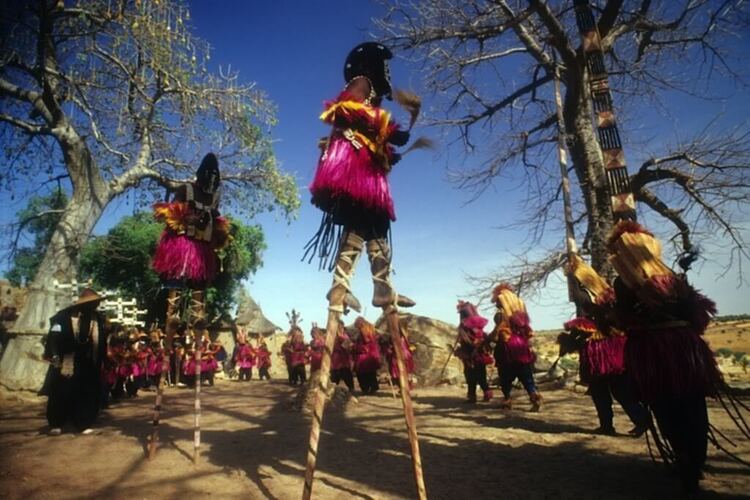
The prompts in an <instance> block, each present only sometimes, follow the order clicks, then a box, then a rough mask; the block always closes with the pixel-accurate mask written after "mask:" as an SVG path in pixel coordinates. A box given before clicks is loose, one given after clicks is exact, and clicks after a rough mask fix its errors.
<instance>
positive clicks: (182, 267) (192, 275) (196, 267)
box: [152, 229, 216, 282]
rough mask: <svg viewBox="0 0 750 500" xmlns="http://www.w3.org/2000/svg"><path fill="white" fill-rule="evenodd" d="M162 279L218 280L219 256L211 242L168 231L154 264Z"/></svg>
mask: <svg viewBox="0 0 750 500" xmlns="http://www.w3.org/2000/svg"><path fill="white" fill-rule="evenodd" d="M152 266H153V268H154V271H156V272H157V273H158V274H159V276H161V277H162V279H168V280H190V281H198V282H203V281H208V282H210V281H212V280H213V279H214V277H216V254H215V253H214V251H213V248H212V247H211V243H210V242H208V241H201V240H196V239H193V238H190V237H188V236H186V235H184V234H176V233H175V232H173V231H170V230H168V229H167V230H165V231H164V232H162V234H161V239H160V240H159V245H158V246H157V247H156V253H155V254H154V260H153V264H152Z"/></svg>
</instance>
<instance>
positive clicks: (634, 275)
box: [607, 221, 676, 305]
mask: <svg viewBox="0 0 750 500" xmlns="http://www.w3.org/2000/svg"><path fill="white" fill-rule="evenodd" d="M607 250H609V262H610V263H611V264H612V267H614V268H615V271H617V274H618V275H619V276H620V279H622V281H623V283H624V284H625V285H626V286H627V287H628V288H629V289H631V290H632V291H633V292H635V293H636V294H637V295H638V297H639V298H640V299H641V300H644V301H645V302H647V303H651V304H654V305H656V304H658V303H659V302H661V301H663V300H665V299H669V298H670V297H671V298H676V297H674V295H675V292H676V290H675V281H676V276H675V274H674V273H673V272H672V270H671V269H670V268H669V267H667V265H666V264H664V262H663V261H662V260H661V244H660V243H659V241H658V240H657V239H656V238H655V237H654V235H653V234H651V233H650V232H648V231H647V230H646V229H644V228H643V227H642V226H641V225H639V224H638V223H636V222H633V221H621V222H619V223H618V224H617V225H616V226H615V227H614V229H612V233H611V234H610V236H609V238H608V239H607Z"/></svg>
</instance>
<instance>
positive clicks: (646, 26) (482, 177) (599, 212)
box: [376, 0, 750, 289]
mask: <svg viewBox="0 0 750 500" xmlns="http://www.w3.org/2000/svg"><path fill="white" fill-rule="evenodd" d="M383 4H384V6H385V7H386V9H387V13H386V15H384V16H383V17H382V18H381V19H379V20H377V21H376V22H377V24H378V26H379V28H380V31H381V35H382V37H383V39H385V40H386V41H387V42H388V43H390V44H391V45H393V46H394V47H395V48H397V49H399V51H400V52H401V53H406V54H407V56H406V57H407V58H410V59H412V60H414V61H417V62H418V63H421V66H422V69H423V72H424V81H425V85H426V87H427V88H428V90H430V91H432V93H433V94H434V97H435V103H436V105H435V106H434V108H436V109H440V110H444V113H443V112H440V113H437V114H435V115H433V116H432V119H431V121H429V122H428V124H432V125H436V126H442V127H445V128H446V129H447V130H448V132H449V134H450V133H451V132H456V131H457V132H458V133H457V134H455V135H453V136H454V137H457V138H458V139H457V142H458V143H459V144H460V145H462V146H463V147H464V148H465V151H466V152H467V153H471V154H473V155H468V156H467V160H468V161H466V164H467V165H469V166H468V167H467V168H459V169H452V171H451V177H452V179H453V180H454V181H455V182H456V184H457V186H459V187H460V188H463V189H467V190H469V191H471V192H472V193H473V196H479V195H481V194H482V193H484V192H485V191H486V190H487V189H488V188H489V187H491V186H493V185H495V183H496V182H497V181H498V180H499V179H503V182H507V180H508V179H509V178H510V179H514V180H515V181H514V184H515V182H518V180H519V179H520V182H522V183H523V184H524V185H525V187H526V189H527V192H526V193H527V194H526V197H525V202H524V204H523V206H521V207H518V208H519V212H518V218H517V222H516V223H515V224H513V226H511V227H512V228H513V229H516V230H525V231H528V233H529V235H530V237H529V239H528V242H529V244H530V246H529V248H533V247H535V246H537V245H539V243H540V242H542V241H543V237H544V239H545V240H546V242H547V243H548V242H549V235H550V232H551V231H559V232H558V234H559V235H560V238H559V241H560V246H559V247H558V248H553V249H551V250H550V251H549V252H547V253H546V255H542V256H539V255H533V256H532V257H528V255H529V253H528V252H520V253H521V254H522V255H523V256H524V257H522V258H520V259H519V260H518V261H516V262H515V263H513V264H511V265H509V266H507V267H505V268H502V269H500V270H498V271H497V272H496V273H495V274H494V275H492V276H489V277H485V278H478V279H477V283H478V284H479V285H480V287H481V288H482V289H485V288H487V287H490V286H492V285H493V284H495V283H497V281H498V280H501V279H502V280H510V281H511V282H514V283H515V284H517V285H518V286H519V288H521V289H533V288H536V287H538V286H539V285H541V284H543V283H544V282H545V281H546V279H547V278H548V277H549V276H550V274H551V273H552V272H554V271H555V270H558V269H560V268H561V267H562V265H563V263H564V262H565V255H566V253H565V250H564V248H562V247H563V238H562V235H563V234H564V231H563V229H562V228H563V227H564V226H563V220H562V218H563V210H562V207H561V205H562V201H561V178H560V173H559V167H558V162H557V159H556V155H555V148H556V147H557V133H558V123H557V120H556V112H555V111H556V110H555V101H554V94H553V91H552V88H553V84H554V78H555V76H554V75H555V70H558V71H559V74H560V80H561V86H562V92H563V96H562V97H563V99H562V101H563V102H562V115H563V128H564V130H565V132H566V134H565V136H564V139H565V144H566V146H567V150H568V152H569V154H570V159H571V163H572V165H571V168H570V171H571V172H572V177H571V182H572V184H573V201H574V206H573V208H574V217H573V218H574V223H575V227H576V229H577V230H576V233H577V235H578V236H579V237H580V238H581V239H582V251H583V252H584V253H585V254H588V255H589V256H590V259H591V262H592V264H593V267H594V268H595V269H597V270H598V271H600V272H601V273H603V274H605V275H607V274H609V273H610V272H611V270H610V268H609V266H608V264H607V260H606V250H605V241H606V236H607V234H608V232H609V231H610V229H611V227H612V223H613V217H612V213H611V209H610V200H609V191H608V188H607V181H606V175H605V166H604V162H603V159H602V150H601V147H600V145H599V144H598V143H597V140H596V128H595V123H594V121H593V117H594V112H593V108H592V103H591V95H590V88H589V85H588V77H589V74H588V69H587V66H586V63H585V59H584V53H583V50H582V46H581V40H580V35H579V32H578V29H577V27H576V18H575V10H574V8H573V7H574V6H573V2H572V1H565V2H544V1H542V0H527V1H526V0H517V1H511V0H460V1H459V0H419V1H411V0H395V1H387V2H386V1H384V2H383ZM591 4H592V8H593V11H594V14H595V17H596V18H597V28H598V31H599V33H600V35H601V39H602V50H603V52H604V55H605V61H606V64H607V67H608V68H609V70H610V87H611V89H612V91H613V95H614V104H615V110H616V111H625V113H623V114H624V115H626V118H630V119H628V120H626V121H625V122H624V123H625V127H623V126H622V125H621V127H620V129H621V135H622V136H623V137H624V140H625V153H626V157H627V156H636V155H631V153H632V151H633V149H630V148H632V147H633V143H634V142H637V141H635V140H633V139H632V137H631V134H629V133H628V130H627V126H628V125H632V124H633V123H634V122H635V121H636V119H637V117H632V116H628V115H630V113H629V110H631V109H639V110H642V109H645V108H646V107H651V109H657V110H661V111H662V112H663V113H664V114H665V115H666V116H668V109H669V106H667V105H666V104H665V101H666V97H667V96H670V95H671V96H673V95H675V94H677V95H689V96H690V97H691V98H692V97H695V98H701V99H707V100H713V102H715V103H716V106H717V109H720V107H721V105H722V104H726V102H727V99H724V100H722V97H726V94H727V90H726V89H727V88H728V87H734V88H736V89H739V92H743V91H745V92H746V91H747V82H748V79H747V78H748V75H747V74H746V70H747V68H748V67H749V66H748V64H747V55H746V51H743V50H742V49H741V48H740V47H741V43H738V40H742V37H746V36H747V33H748V32H750V31H748V28H750V11H749V10H748V5H747V3H746V2H741V1H736V0H735V1H732V0H725V1H713V0H684V1H679V2H671V1H670V2H652V1H651V0H597V1H594V2H591ZM746 43H747V42H746V41H745V44H746ZM743 71H744V72H745V74H743ZM717 88H721V89H722V90H716V89H717ZM731 97H732V96H730V98H731ZM730 105H731V104H730ZM634 118H635V119H634ZM664 120H665V121H666V120H668V118H664ZM672 125H673V126H675V127H679V125H678V124H672ZM632 135H635V134H632ZM668 142H669V141H661V143H660V144H658V145H657V146H654V147H659V148H664V149H666V150H664V151H662V152H661V153H656V152H654V153H653V154H649V153H645V152H644V151H646V150H648V149H649V148H651V146H650V145H648V144H644V143H638V148H639V151H638V153H639V155H638V156H639V161H641V164H640V165H639V166H638V167H637V168H635V169H633V168H632V167H631V169H630V170H631V175H630V182H631V186H632V190H633V192H634V195H635V199H636V202H637V203H638V210H639V212H641V213H642V214H644V213H645V214H650V215H649V218H651V215H656V216H657V218H659V219H663V220H665V221H667V224H666V225H665V227H666V228H667V233H668V236H669V237H671V241H672V242H673V243H674V249H675V251H676V252H677V253H679V252H682V251H692V250H694V249H695V248H696V246H697V245H698V244H699V243H701V242H702V241H704V240H706V239H712V240H714V241H720V242H722V243H724V244H725V245H726V246H728V247H729V248H730V255H731V257H732V258H731V259H730V261H731V262H730V265H734V264H738V263H741V261H742V260H745V259H747V257H748V256H749V254H748V248H747V244H746V242H745V241H744V240H743V232H744V231H746V230H747V227H743V221H744V218H743V212H744V213H746V210H747V208H748V201H750V189H749V188H750V128H749V127H748V124H747V123H742V124H739V125H737V124H736V123H735V124H734V125H733V126H731V127H727V126H726V125H725V123H724V122H723V121H722V118H721V116H720V115H719V113H717V115H716V116H714V117H709V123H707V124H706V126H705V128H704V129H703V130H700V131H698V132H697V133H695V134H683V135H682V137H680V138H679V139H678V140H675V141H674V144H672V145H669V144H667V143H668ZM474 153H479V154H474ZM477 157H480V158H486V160H482V161H475V160H473V158H477ZM489 224H492V222H491V221H490V222H489Z"/></svg>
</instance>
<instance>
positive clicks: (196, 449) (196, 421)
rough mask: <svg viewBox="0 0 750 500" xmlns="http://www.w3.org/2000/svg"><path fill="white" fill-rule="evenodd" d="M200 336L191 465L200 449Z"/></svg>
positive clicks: (198, 454) (197, 353)
mask: <svg viewBox="0 0 750 500" xmlns="http://www.w3.org/2000/svg"><path fill="white" fill-rule="evenodd" d="M202 343H203V341H202V338H201V334H200V333H198V334H197V335H196V340H195V419H194V426H193V429H194V430H193V463H194V464H198V458H199V457H200V449H201V344H202Z"/></svg>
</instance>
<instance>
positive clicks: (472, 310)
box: [456, 300, 487, 330]
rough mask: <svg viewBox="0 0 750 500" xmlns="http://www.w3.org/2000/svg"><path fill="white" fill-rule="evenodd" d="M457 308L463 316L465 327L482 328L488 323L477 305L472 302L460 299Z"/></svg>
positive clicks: (462, 322)
mask: <svg viewBox="0 0 750 500" xmlns="http://www.w3.org/2000/svg"><path fill="white" fill-rule="evenodd" d="M456 310H457V311H458V315H459V316H460V318H461V326H463V327H464V328H468V329H470V330H473V329H475V328H478V329H480V330H481V329H482V328H484V327H485V326H486V325H487V319H486V318H483V317H482V316H480V315H479V313H478V312H477V307H476V306H475V305H474V304H472V303H471V302H465V301H463V300H459V301H458V304H456Z"/></svg>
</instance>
